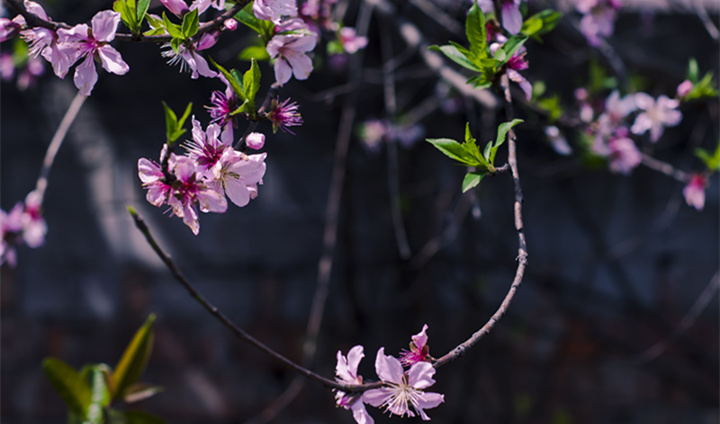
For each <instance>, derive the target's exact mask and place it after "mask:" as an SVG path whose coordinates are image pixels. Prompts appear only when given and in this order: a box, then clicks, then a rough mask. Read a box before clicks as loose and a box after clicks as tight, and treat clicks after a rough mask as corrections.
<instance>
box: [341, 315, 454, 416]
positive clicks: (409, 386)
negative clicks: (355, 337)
mask: <svg viewBox="0 0 720 424" xmlns="http://www.w3.org/2000/svg"><path fill="white" fill-rule="evenodd" d="M427 328H428V327H427V325H425V326H423V329H422V331H421V332H420V333H418V334H416V335H415V336H413V337H412V342H411V343H410V349H411V350H410V351H406V352H404V353H402V354H401V359H398V358H395V357H394V356H390V355H386V354H385V348H384V347H381V348H380V349H379V350H378V352H377V355H376V357H375V372H377V375H378V377H379V378H380V380H382V382H383V383H384V386H383V387H381V388H379V389H371V390H368V391H366V392H364V393H361V394H360V393H356V394H352V393H345V392H343V391H338V392H337V393H336V394H335V401H336V403H337V405H338V406H340V407H343V408H345V409H348V410H350V411H352V413H353V418H355V421H356V422H357V423H358V424H372V423H374V420H373V419H372V417H371V416H370V414H368V412H367V409H366V408H365V404H368V405H371V406H374V407H376V408H385V410H386V411H388V412H389V413H391V414H394V415H398V416H400V417H403V416H406V415H407V416H409V417H415V416H416V415H419V416H420V418H422V419H423V421H428V420H430V417H429V416H428V415H427V414H426V413H425V409H431V408H435V407H436V406H438V405H440V404H441V403H443V402H444V400H445V399H444V396H443V395H442V394H440V393H434V392H426V391H425V389H427V388H428V387H430V386H432V385H433V384H435V380H433V378H432V377H433V375H435V368H434V367H433V365H432V363H430V356H429V354H428V346H427V334H426V331H427ZM364 356H365V355H364V353H363V347H362V346H355V347H353V348H352V349H350V351H349V352H348V355H347V357H345V356H344V355H343V354H342V352H340V351H338V353H337V365H336V367H335V374H336V375H337V381H338V382H340V383H344V384H362V382H363V379H362V376H360V375H358V371H357V369H358V365H359V364H360V360H362V358H363V357H364ZM404 367H405V368H404Z"/></svg>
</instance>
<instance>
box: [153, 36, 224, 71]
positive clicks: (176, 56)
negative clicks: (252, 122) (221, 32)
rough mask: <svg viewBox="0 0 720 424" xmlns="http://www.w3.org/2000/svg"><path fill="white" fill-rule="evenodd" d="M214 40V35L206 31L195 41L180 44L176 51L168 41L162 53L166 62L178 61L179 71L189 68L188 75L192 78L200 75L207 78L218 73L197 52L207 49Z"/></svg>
mask: <svg viewBox="0 0 720 424" xmlns="http://www.w3.org/2000/svg"><path fill="white" fill-rule="evenodd" d="M216 42H217V38H216V35H215V34H212V33H209V32H206V33H205V34H203V35H202V37H201V38H200V41H198V42H197V43H184V44H181V45H180V46H179V47H178V51H175V50H173V49H172V47H171V46H170V43H167V44H165V45H163V48H165V49H166V50H165V51H164V52H163V53H162V55H163V57H166V58H168V64H170V65H175V64H177V63H180V72H183V71H185V70H186V69H189V70H190V72H191V75H190V77H191V78H192V79H197V78H198V76H200V75H202V76H204V77H207V78H215V77H216V76H217V75H218V74H217V72H215V71H213V70H212V69H210V66H209V65H208V63H207V61H206V60H205V58H204V57H202V56H201V55H200V54H198V53H197V52H198V51H201V50H205V49H209V48H210V47H212V46H213V45H214V44H215V43H216Z"/></svg>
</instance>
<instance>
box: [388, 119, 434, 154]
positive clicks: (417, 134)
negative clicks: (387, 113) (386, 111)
mask: <svg viewBox="0 0 720 424" xmlns="http://www.w3.org/2000/svg"><path fill="white" fill-rule="evenodd" d="M389 135H390V138H391V139H393V140H395V141H398V142H399V143H400V145H401V146H403V147H404V148H406V149H409V148H411V147H412V146H413V145H414V144H415V143H417V141H418V140H420V139H422V138H423V137H424V136H425V128H424V127H423V126H422V125H420V124H411V125H408V124H404V125H403V124H398V125H391V126H390V132H389Z"/></svg>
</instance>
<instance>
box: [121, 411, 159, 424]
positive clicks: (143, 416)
mask: <svg viewBox="0 0 720 424" xmlns="http://www.w3.org/2000/svg"><path fill="white" fill-rule="evenodd" d="M125 424H165V421H164V420H162V419H160V418H158V417H156V416H155V415H152V414H148V413H147V412H142V411H125Z"/></svg>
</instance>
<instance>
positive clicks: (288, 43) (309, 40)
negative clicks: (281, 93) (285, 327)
mask: <svg viewBox="0 0 720 424" xmlns="http://www.w3.org/2000/svg"><path fill="white" fill-rule="evenodd" d="M316 43H317V36H316V35H315V34H312V33H301V34H287V35H276V36H274V37H273V38H272V39H271V40H270V42H269V43H268V45H267V52H268V54H269V55H270V57H271V58H273V59H275V80H276V81H277V82H278V84H280V85H281V86H282V85H284V84H285V83H286V82H288V81H289V80H290V77H291V76H292V75H294V76H295V78H296V79H298V80H305V79H307V78H308V77H309V76H310V73H311V72H312V70H313V65H312V60H311V59H310V57H308V55H307V52H309V51H312V50H313V49H314V48H315V44H316Z"/></svg>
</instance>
